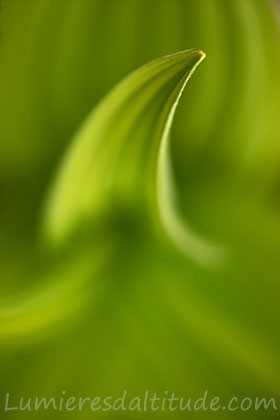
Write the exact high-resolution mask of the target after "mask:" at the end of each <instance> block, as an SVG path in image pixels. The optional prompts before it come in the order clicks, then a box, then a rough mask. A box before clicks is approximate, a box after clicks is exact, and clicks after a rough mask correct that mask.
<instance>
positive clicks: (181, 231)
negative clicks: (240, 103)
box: [44, 50, 223, 265]
mask: <svg viewBox="0 0 280 420" xmlns="http://www.w3.org/2000/svg"><path fill="white" fill-rule="evenodd" d="M204 57H205V54H204V52H202V51H201V50H188V51H183V52H179V53H176V54H172V55H169V56H166V57H163V58H160V59H158V60H155V61H153V62H151V63H149V64H147V65H146V66H144V67H141V68H140V69H138V70H137V71H135V72H134V73H132V74H131V75H129V76H128V77H127V78H126V79H125V80H124V81H122V82H121V83H120V84H119V85H117V86H116V87H115V88H114V89H113V90H112V91H111V92H110V93H109V94H108V95H107V96H106V97H105V99H104V100H103V101H102V102H101V103H100V104H99V105H98V106H97V107H96V108H95V109H94V111H93V112H92V113H91V114H90V116H89V117H88V118H87V120H86V121H85V123H84V124H83V126H82V128H81V129H80V130H79V132H78V133H77V135H76V137H75V139H74V141H73V143H72V145H71V147H70V150H69V151H68V153H67V154H66V157H65V158H64V161H63V163H62V165H61V168H60V170H59V172H58V174H57V176H56V178H55V182H54V186H53V188H52V190H51V192H50V196H49V197H48V200H47V208H46V214H45V220H44V230H45V234H46V236H47V238H48V240H50V241H51V242H52V243H55V244H61V243H64V242H65V241H66V240H67V239H69V237H70V236H71V235H73V234H74V232H76V231H78V230H79V229H82V226H89V225H90V224H91V223H101V222H100V220H101V219H102V218H104V215H106V216H107V215H108V214H110V213H114V212H116V210H117V211H118V209H126V211H128V212H130V213H135V214H136V215H137V216H136V217H139V215H140V214H141V218H145V220H147V219H149V220H150V221H151V222H152V223H151V226H158V227H161V229H162V228H163V230H164V231H165V232H166V233H167V234H168V236H169V238H170V239H171V240H172V241H173V242H174V243H175V244H176V246H177V247H178V248H179V249H180V250H181V251H182V252H184V253H185V254H186V255H188V256H189V257H191V258H192V259H193V260H195V261H197V262H199V263H201V264H206V265H211V264H216V263H218V262H221V259H222V258H223V252H222V250H221V249H220V247H217V246H215V245H212V244H210V243H208V242H207V241H206V240H205V239H204V238H202V237H200V235H199V234H197V233H196V232H194V231H193V230H192V229H191V227H190V226H188V224H187V223H186V222H185V221H184V220H183V218H182V216H181V215H180V212H179V210H178V209H177V206H176V190H175V185H174V180H173V177H172V171H171V165H170V156H169V155H170V153H169V133H170V128H171V124H172V121H173V118H174V113H175V110H176V107H177V104H178V101H179V99H180V96H181V94H182V92H183V90H184V87H185V85H186V83H187V81H188V80H189V78H190V76H191V75H192V73H193V72H194V70H195V69H196V67H197V66H198V65H199V64H200V63H201V61H202V60H203V59H204Z"/></svg>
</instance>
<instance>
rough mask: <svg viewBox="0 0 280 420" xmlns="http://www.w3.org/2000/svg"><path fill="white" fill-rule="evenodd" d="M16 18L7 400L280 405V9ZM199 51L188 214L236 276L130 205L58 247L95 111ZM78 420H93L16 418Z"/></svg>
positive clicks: (187, 112) (228, 0)
mask: <svg viewBox="0 0 280 420" xmlns="http://www.w3.org/2000/svg"><path fill="white" fill-rule="evenodd" d="M0 4H1V11H0V27H1V34H0V98H1V99H0V130H1V142H0V192H1V209H0V212H1V213H0V232H1V239H0V305H1V306H0V322H1V324H0V355H1V359H0V360H1V362H0V391H1V393H0V396H1V395H2V396H3V395H5V393H6V392H10V393H11V394H12V395H13V396H14V397H15V398H16V397H17V396H24V397H25V396H26V397H28V396H31V397H32V396H35V395H40V396H53V395H60V393H61V390H66V391H67V394H69V395H77V396H88V395H89V396H91V395H93V396H94V395H105V396H106V395H116V396H118V395H119V393H121V392H122V390H123V389H127V390H128V391H129V393H131V394H133V395H138V394H141V393H143V392H144V391H145V390H146V389H150V390H151V391H154V392H159V393H160V392H161V393H163V392H164V391H165V390H169V391H170V392H175V393H177V394H179V395H187V396H191V397H193V398H197V397H199V396H201V394H202V393H203V392H204V390H205V389H208V390H209V393H210V394H211V395H213V396H214V395H220V396H221V397H223V398H225V399H227V398H230V397H231V396H234V395H236V396H238V397H240V398H243V397H245V396H263V397H266V396H267V397H271V396H275V397H278V398H279V391H280V366H279V344H280V340H279V279H280V217H279V211H280V200H279V192H280V124H279V111H280V77H279V74H280V48H279V45H280V30H279V16H280V15H279V13H280V9H279V4H278V3H277V2H276V1H274V2H273V1H269V0H2V1H1V2H0ZM189 48H201V49H203V50H204V51H205V52H206V53H207V58H206V60H205V61H204V62H203V63H202V64H201V66H200V67H199V69H198V70H197V72H196V74H195V75H194V76H193V77H192V79H191V81H190V82H189V83H188V85H187V86H186V91H185V92H184V95H183V98H182V100H181V102H180V105H179V108H178V111H177V113H176V117H175V122H174V128H172V135H171V137H172V140H171V148H172V150H171V153H172V162H173V167H174V171H175V177H176V182H177V185H178V192H179V198H178V199H179V201H180V205H181V207H182V209H183V210H184V214H185V216H186V219H187V220H188V222H189V223H190V225H191V226H192V227H193V228H194V229H195V230H196V231H198V232H199V233H201V234H203V235H205V236H207V237H209V238H211V239H213V240H214V241H217V242H218V243H221V244H223V245H224V246H225V248H226V249H227V252H228V255H229V258H228V260H227V262H226V264H225V265H224V266H223V267H219V268H214V269H213V268H205V267H202V266H200V265H199V264H196V263H195V262H193V261H192V260H191V259H190V258H187V257H183V256H182V255H181V254H180V253H179V252H178V251H177V249H176V247H174V246H172V245H171V244H170V243H168V241H167V242H165V241H164V240H162V241H161V240H159V239H158V238H157V237H155V236H154V235H153V234H151V232H150V231H149V229H148V228H147V229H146V228H145V226H142V225H141V223H140V222H138V219H137V217H135V215H131V214H130V213H129V212H128V211H127V210H124V209H122V208H121V207H120V208H119V207H118V203H116V205H115V206H114V207H113V210H112V215H111V218H110V220H109V221H108V223H107V225H106V226H102V228H100V229H99V228H98V226H97V227H96V226H95V227H94V228H93V229H92V231H90V232H91V233H90V235H88V236H87V237H86V238H83V237H79V239H77V240H76V241H74V243H71V244H69V246H65V247H64V248H63V249H60V250H56V249H50V248H48V247H45V246H44V244H43V245H42V242H41V237H40V231H41V223H42V213H43V209H44V206H45V201H46V197H47V194H48V191H49V188H50V186H51V185H52V182H53V179H54V177H55V175H56V173H57V169H58V168H59V167H60V162H61V161H62V159H63V157H64V156H65V154H66V151H67V150H68V147H69V145H70V143H71V140H72V138H73V136H74V135H75V134H76V132H77V130H78V129H79V128H80V126H81V124H82V123H83V121H84V119H85V118H86V117H87V115H88V114H89V112H90V111H91V110H92V109H93V108H94V106H95V105H97V104H98V102H99V101H100V100H101V99H102V97H103V96H104V95H105V94H106V93H107V92H108V91H109V90H110V89H111V88H113V87H114V85H115V84H116V83H118V82H119V81H120V80H121V79H122V78H123V77H124V76H126V75H127V74H128V73H129V72H131V71H132V70H134V69H136V68H137V67H139V66H141V65H142V64H144V63H146V62H148V61H150V60H152V59H154V58H157V57H161V56H163V55H166V54H170V53H173V52H176V51H180V50H185V49H189ZM111 129H112V131H113V130H114V127H111ZM127 176H128V177H129V173H128V175H127ZM136 195H137V193H136ZM2 400H3V398H2ZM2 402H3V401H2ZM2 402H1V404H2ZM2 405H3V404H2ZM2 414H3V416H4V413H1V417H2ZM113 414H114V413H113ZM113 414H112V413H109V414H108V413H107V414H106V415H104V416H105V417H109V418H111V417H112V418H113V417H114V416H117V414H116V413H115V414H114V415H113ZM64 415H65V417H71V418H88V417H89V416H90V415H92V413H89V412H83V413H77V412H73V413H66V414H65V413H62V414H58V413H53V412H50V411H46V412H39V413H33V412H30V413H28V412H22V413H15V412H14V413H12V415H10V416H9V417H10V418H23V419H25V418H28V419H30V418H33V417H34V418H35V417H36V416H37V417H38V418H46V419H47V418H53V417H55V416H58V417H63V416H64ZM94 415H95V416H96V418H101V417H102V415H101V413H96V414H94ZM119 415H120V414H119ZM152 415H156V414H152ZM278 415H279V413H277V412H273V411H269V412H264V411H260V412H258V413H256V412H247V413H242V412H241V413H240V412H238V413H227V412H226V413H224V412H222V413H209V412H204V413H203V412H200V413H196V414H195V416H194V417H198V418H200V417H201V418H223V419H228V418H240V417H242V416H244V417H245V416H246V418H254V419H258V418H260V419H262V418H263V419H270V418H277V416H278ZM7 416H8V415H7ZM121 416H126V417H127V418H134V416H136V417H138V418H142V417H143V418H144V417H148V418H149V417H150V414H149V413H148V414H143V413H142V414H139V413H138V414H137V413H136V414H135V413H121ZM162 417H167V418H181V417H182V414H180V413H165V414H162ZM189 417H190V418H192V417H191V416H189ZM186 418H188V417H187V416H186Z"/></svg>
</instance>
